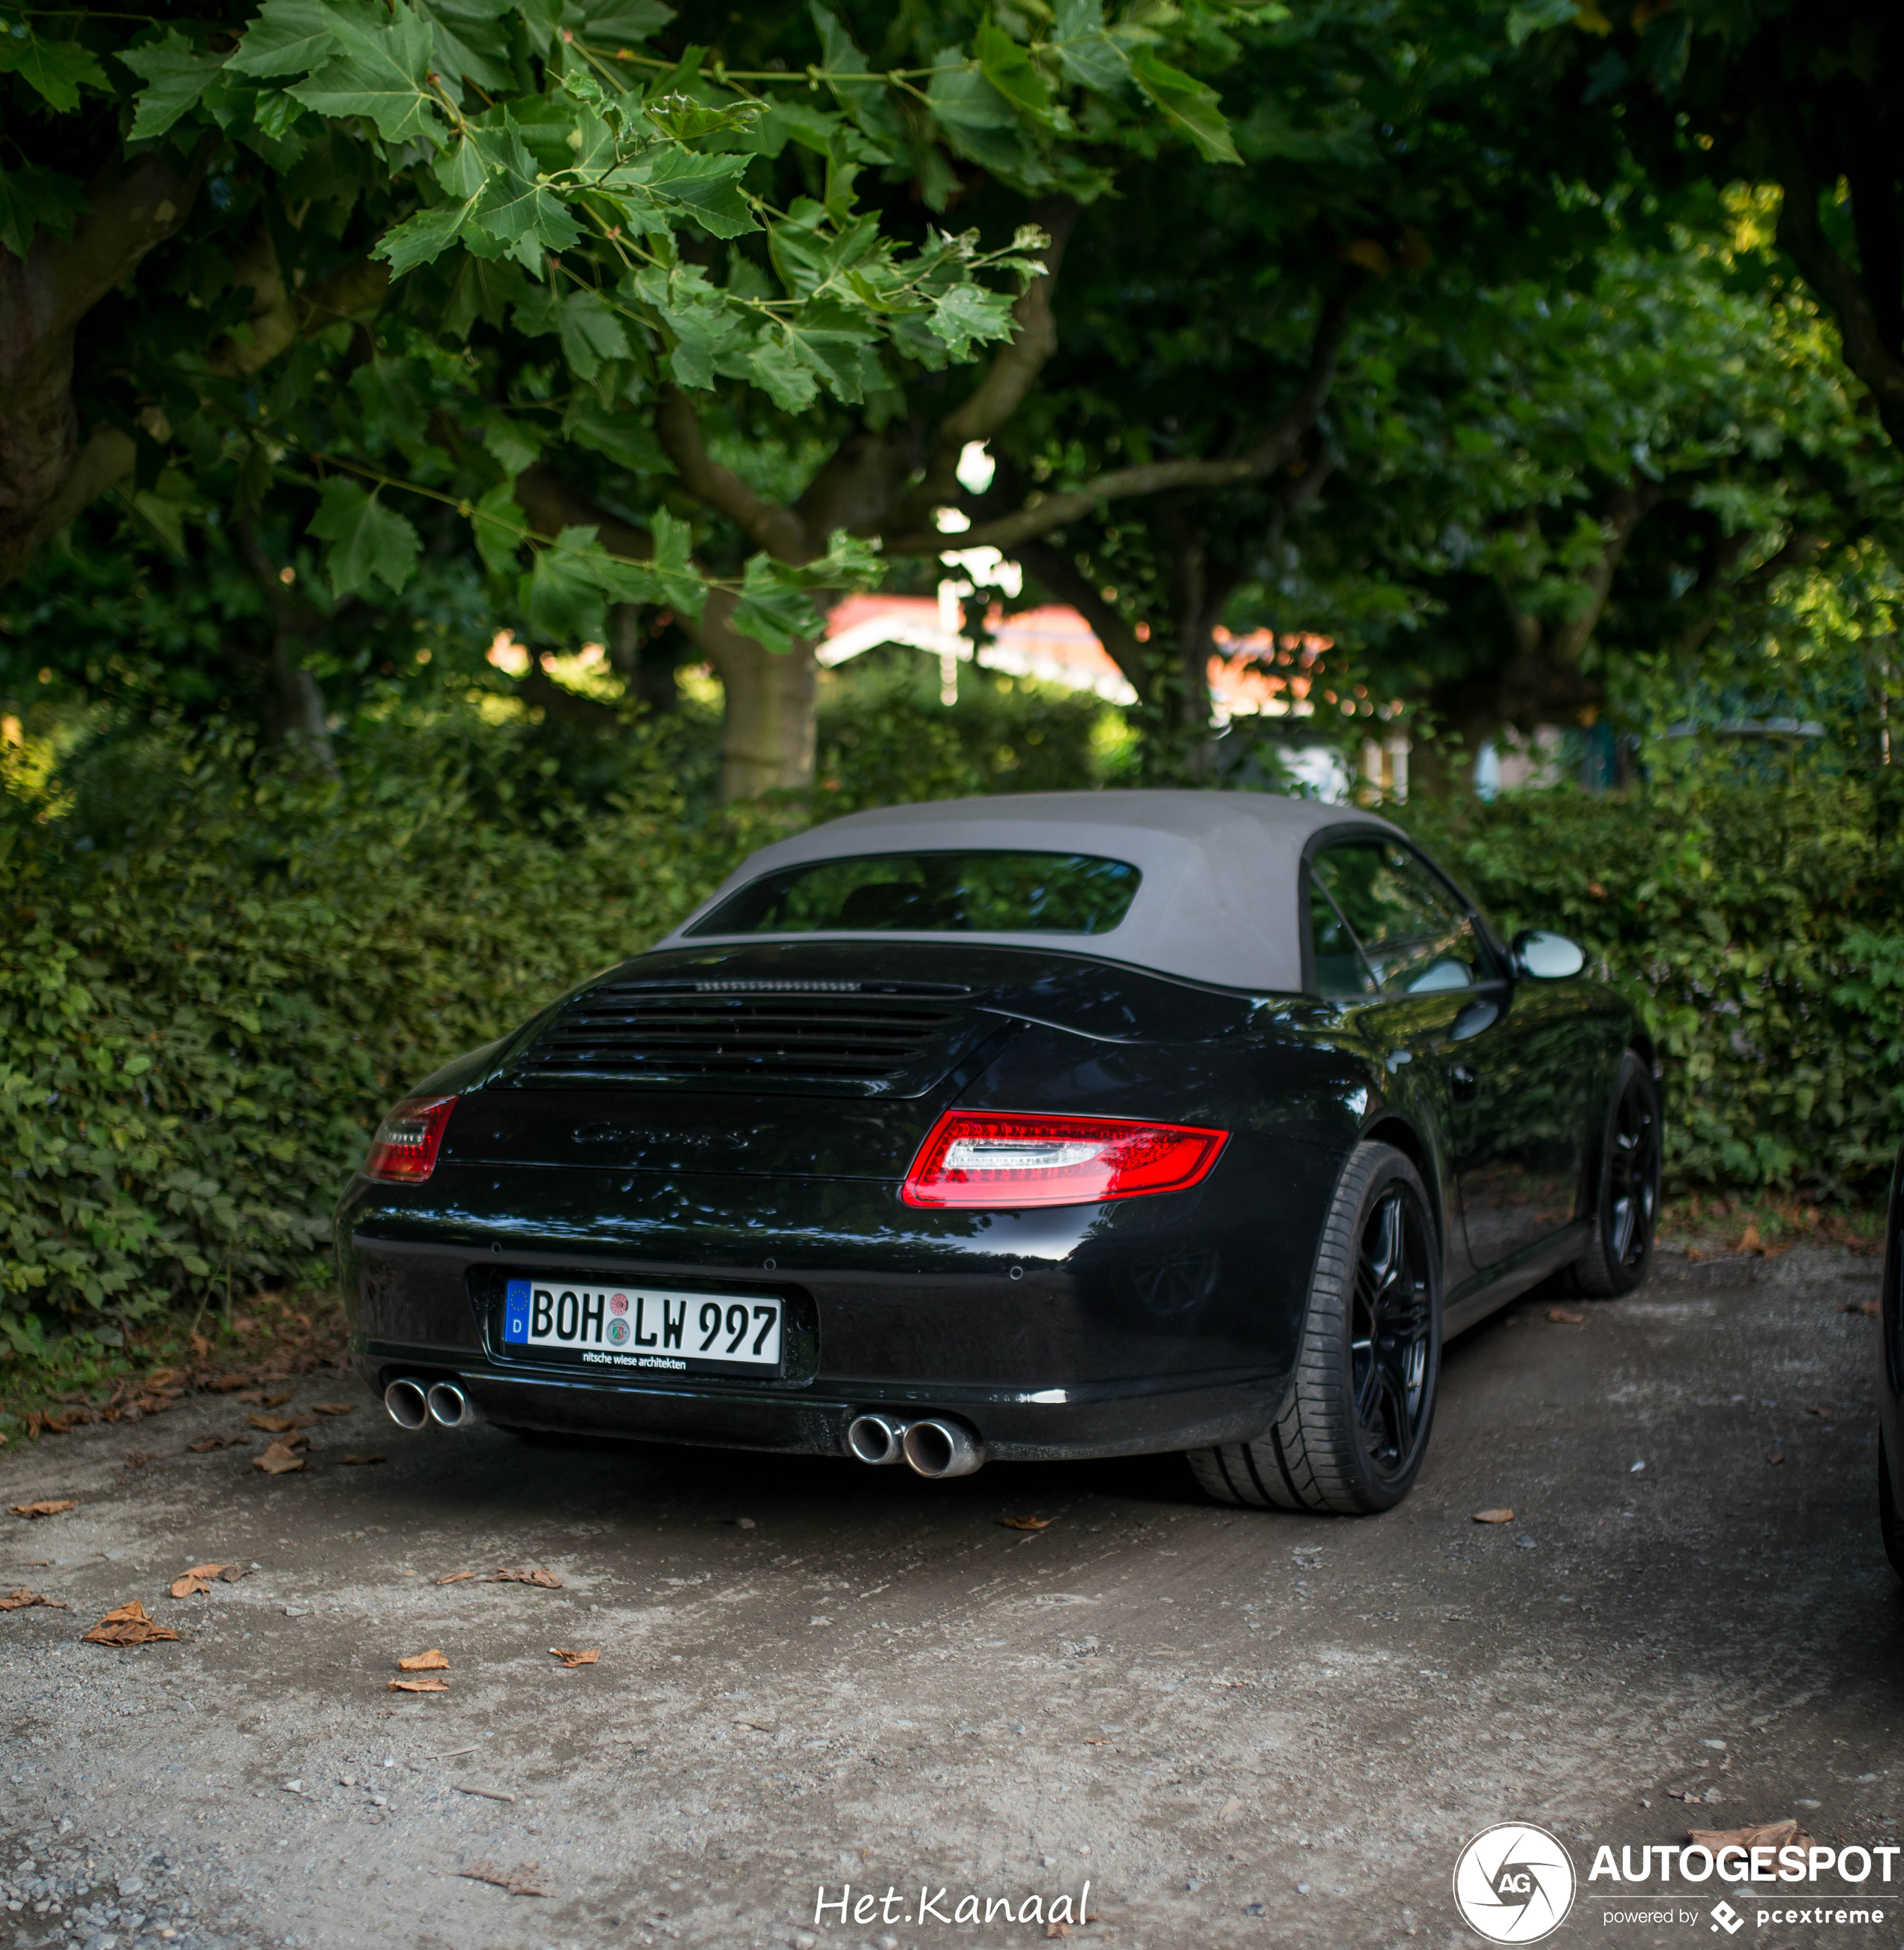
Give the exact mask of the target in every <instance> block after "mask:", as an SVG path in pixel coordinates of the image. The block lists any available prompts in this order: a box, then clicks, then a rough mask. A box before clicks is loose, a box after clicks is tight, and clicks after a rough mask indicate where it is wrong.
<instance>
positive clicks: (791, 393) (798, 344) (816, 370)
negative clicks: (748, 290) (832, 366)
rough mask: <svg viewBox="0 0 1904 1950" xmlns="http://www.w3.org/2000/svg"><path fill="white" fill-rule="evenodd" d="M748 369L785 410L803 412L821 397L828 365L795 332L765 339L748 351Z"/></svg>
mask: <svg viewBox="0 0 1904 1950" xmlns="http://www.w3.org/2000/svg"><path fill="white" fill-rule="evenodd" d="M747 368H748V370H749V372H752V373H753V377H754V383H755V384H756V385H758V386H760V387H762V388H764V389H765V391H766V392H767V394H768V396H769V397H771V399H772V400H773V402H774V405H775V406H777V407H779V408H780V410H781V412H782V413H803V412H804V411H805V410H806V409H807V408H808V407H810V406H812V403H813V402H814V400H815V399H816V398H817V397H818V395H819V391H820V381H821V377H822V375H823V374H824V371H825V368H824V366H823V365H822V364H821V362H820V360H818V358H816V357H815V356H814V354H813V353H812V350H810V349H809V347H807V346H806V344H804V343H802V341H801V340H800V339H799V338H797V337H796V336H795V335H793V333H791V332H784V331H783V332H782V333H781V335H780V336H778V337H777V338H776V337H769V338H764V339H762V341H761V342H760V344H758V345H756V347H754V349H753V350H752V351H751V352H749V354H747Z"/></svg>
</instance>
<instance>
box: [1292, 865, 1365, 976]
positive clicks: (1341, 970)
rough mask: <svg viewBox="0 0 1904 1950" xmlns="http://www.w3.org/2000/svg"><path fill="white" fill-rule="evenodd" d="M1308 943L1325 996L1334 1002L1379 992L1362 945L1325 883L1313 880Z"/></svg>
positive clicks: (1311, 883)
mask: <svg viewBox="0 0 1904 1950" xmlns="http://www.w3.org/2000/svg"><path fill="white" fill-rule="evenodd" d="M1309 941H1310V949H1311V950H1312V951H1313V962H1314V966H1315V970H1316V986H1317V988H1318V989H1320V991H1321V992H1322V993H1323V995H1327V996H1329V997H1332V998H1335V997H1341V996H1345V995H1373V994H1374V993H1375V992H1376V986H1375V977H1374V975H1373V973H1371V972H1370V967H1369V964H1367V963H1366V961H1363V958H1362V950H1361V948H1360V945H1359V944H1358V943H1357V941H1356V939H1355V936H1354V934H1353V933H1351V932H1350V930H1349V927H1348V923H1347V922H1345V920H1343V919H1342V915H1341V914H1340V913H1339V912H1338V911H1337V908H1336V906H1335V902H1333V901H1332V900H1331V899H1329V894H1328V892H1327V890H1326V889H1325V888H1324V886H1323V883H1322V882H1321V881H1320V880H1319V879H1317V878H1315V877H1311V878H1310V883H1309Z"/></svg>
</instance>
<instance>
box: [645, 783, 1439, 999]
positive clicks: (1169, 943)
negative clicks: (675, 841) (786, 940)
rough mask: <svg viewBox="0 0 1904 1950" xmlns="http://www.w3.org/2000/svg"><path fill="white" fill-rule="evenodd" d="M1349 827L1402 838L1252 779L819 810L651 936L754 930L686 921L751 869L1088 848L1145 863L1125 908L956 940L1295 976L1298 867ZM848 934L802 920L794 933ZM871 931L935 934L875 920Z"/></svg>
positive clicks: (1223, 976) (672, 938)
mask: <svg viewBox="0 0 1904 1950" xmlns="http://www.w3.org/2000/svg"><path fill="white" fill-rule="evenodd" d="M1356 830H1363V831H1370V832H1376V833H1389V834H1392V835H1394V836H1395V837H1397V838H1400V837H1401V834H1400V833H1399V832H1398V829H1397V828H1395V827H1393V826H1391V825H1390V824H1388V821H1386V820H1383V819H1377V818H1374V817H1373V815H1370V814H1367V813H1362V812H1357V811H1353V810H1351V809H1350V808H1346V807H1342V806H1332V805H1317V803H1315V802H1314V801H1313V800H1310V799H1279V798H1275V797H1273V796H1270V795H1268V794H1267V793H1223V792H1088V793H1019V794H1015V795H1012V796H1004V797H999V798H996V799H941V800H936V801H934V802H931V803H929V804H927V805H896V806H890V807H887V808H883V809H882V810H880V811H877V812H855V813H850V814H849V815H847V816H846V818H844V819H835V820H831V821H828V822H827V824H825V825H824V826H816V827H812V828H811V829H810V830H809V831H807V832H805V833H801V834H799V836H797V837H796V838H794V839H783V840H781V841H780V842H778V843H777V844H776V845H774V846H765V847H762V849H761V850H760V851H759V852H758V853H756V854H753V855H751V856H750V857H749V858H748V859H747V860H746V861H744V862H743V864H741V865H740V868H738V869H737V870H736V871H734V873H732V874H729V875H728V877H727V879H726V880H724V881H722V882H721V885H720V886H718V887H717V888H716V889H715V891H714V892H713V894H712V896H710V897H709V899H707V900H706V901H704V902H702V904H701V905H700V906H699V907H698V908H696V909H695V910H694V911H693V914H690V915H689V916H688V917H687V920H684V921H683V922H682V923H681V926H680V927H678V928H676V929H675V931H674V932H673V933H672V934H670V935H668V936H667V938H666V939H665V940H662V941H659V942H656V944H655V945H656V949H665V948H684V947H690V946H691V947H696V948H699V947H702V946H712V945H715V944H717V943H718V942H723V941H737V940H748V941H758V940H759V939H761V937H760V936H758V935H747V936H734V935H718V934H701V935H696V936H694V937H693V940H692V941H691V942H690V941H689V940H688V939H687V930H688V929H689V928H690V927H693V924H694V923H695V922H696V921H697V920H700V918H701V917H702V916H703V915H704V914H706V913H708V912H709V911H710V910H711V909H712V908H714V907H715V906H716V905H718V903H719V902H721V901H724V900H725V899H727V897H728V895H730V894H731V893H732V892H734V890H735V889H737V888H739V887H743V886H746V884H747V883H748V882H749V881H750V880H756V879H758V878H759V876H760V875H762V874H768V873H772V872H775V871H778V870H779V869H780V868H784V867H796V866H802V865H804V864H806V863H807V862H808V861H814V860H834V859H840V858H846V857H848V856H850V855H856V854H862V853H902V852H907V853H909V852H990V851H996V850H999V849H1013V850H1016V849H1029V850H1032V851H1035V852H1052V853H1095V854H1102V855H1108V856H1109V857H1110V858H1113V859H1117V860H1127V861H1130V863H1131V864H1132V865H1133V866H1135V867H1136V868H1138V869H1139V871H1140V872H1141V873H1142V876H1143V879H1142V883H1141V884H1140V885H1139V888H1138V890H1137V895H1136V899H1134V900H1133V902H1131V905H1130V911H1129V912H1128V913H1127V914H1126V915H1125V916H1124V918H1123V920H1122V921H1121V922H1120V924H1118V925H1117V927H1114V928H1112V929H1111V930H1108V931H1107V932H1106V933H1103V934H1095V935H1088V936H1087V935H1061V934H976V933H974V934H967V933H961V934H960V935H959V936H958V939H959V940H961V942H996V943H999V944H1000V945H1006V946H1011V947H1027V948H1042V949H1054V948H1057V949H1076V950H1077V951H1078V952H1081V953H1084V954H1088V955H1092V956H1093V957H1095V958H1098V959H1100V960H1103V961H1121V962H1127V963H1130V964H1132V965H1133V966H1134V967H1139V968H1151V969H1155V970H1157V971H1158V973H1161V974H1165V975H1177V976H1183V977H1188V978H1189V980H1192V981H1196V982H1212V983H1217V984H1220V986H1223V987H1225V988H1235V989H1252V990H1257V991H1264V990H1282V991H1290V992H1293V991H1297V990H1299V989H1301V987H1302V939H1303V930H1302V925H1301V861H1302V856H1303V853H1304V849H1306V848H1307V846H1308V845H1309V843H1310V840H1311V839H1313V838H1315V837H1316V836H1317V835H1318V834H1320V833H1330V834H1334V833H1338V832H1340V833H1351V832H1354V831H1356ZM852 938H854V937H853V934H852V932H851V931H849V932H847V933H844V934H820V935H812V934H803V935H802V936H800V939H802V940H803V941H812V940H816V939H818V940H840V939H852ZM868 938H869V939H878V940H881V941H895V940H898V941H905V940H927V941H929V940H933V939H941V940H943V939H944V938H945V937H944V936H943V935H937V936H935V935H933V934H930V933H919V934H913V933H906V932H902V931H901V930H893V929H881V930H878V931H877V934H876V935H869V936H868Z"/></svg>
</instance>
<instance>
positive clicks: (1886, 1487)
mask: <svg viewBox="0 0 1904 1950" xmlns="http://www.w3.org/2000/svg"><path fill="white" fill-rule="evenodd" d="M1878 1529H1879V1531H1881V1532H1882V1534H1883V1536H1884V1555H1885V1556H1887V1557H1888V1558H1889V1559H1890V1561H1891V1568H1892V1569H1893V1571H1895V1572H1896V1573H1897V1575H1898V1576H1899V1577H1900V1578H1904V1517H1900V1516H1899V1514H1898V1509H1897V1497H1896V1494H1895V1492H1894V1491H1893V1490H1892V1488H1891V1464H1890V1457H1889V1456H1887V1455H1886V1454H1885V1453H1884V1438H1883V1437H1882V1436H1879V1437H1878Z"/></svg>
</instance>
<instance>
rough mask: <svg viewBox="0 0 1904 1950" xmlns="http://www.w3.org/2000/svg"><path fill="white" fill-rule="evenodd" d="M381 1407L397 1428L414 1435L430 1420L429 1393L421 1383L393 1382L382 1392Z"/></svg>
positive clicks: (405, 1380)
mask: <svg viewBox="0 0 1904 1950" xmlns="http://www.w3.org/2000/svg"><path fill="white" fill-rule="evenodd" d="M383 1405H384V1406H385V1408H386V1409H387V1410H388V1411H389V1413H390V1419H391V1421H392V1422H394V1423H395V1424H396V1425H397V1427H398V1428H407V1429H409V1430H410V1431H412V1432H413V1433H414V1432H415V1431H416V1430H418V1429H419V1428H422V1426H423V1425H424V1424H425V1422H428V1420H429V1419H430V1397H429V1391H428V1389H427V1388H425V1387H424V1385H423V1384H422V1382H413V1381H410V1380H409V1379H408V1378H405V1379H403V1380H400V1381H394V1382H391V1385H389V1387H388V1388H385V1390H384V1391H383Z"/></svg>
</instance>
